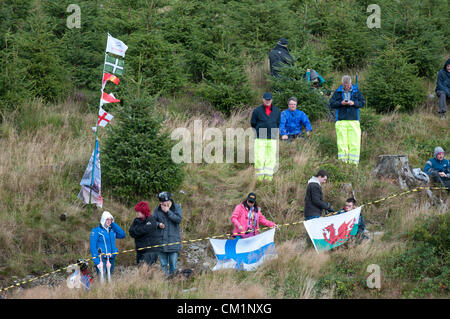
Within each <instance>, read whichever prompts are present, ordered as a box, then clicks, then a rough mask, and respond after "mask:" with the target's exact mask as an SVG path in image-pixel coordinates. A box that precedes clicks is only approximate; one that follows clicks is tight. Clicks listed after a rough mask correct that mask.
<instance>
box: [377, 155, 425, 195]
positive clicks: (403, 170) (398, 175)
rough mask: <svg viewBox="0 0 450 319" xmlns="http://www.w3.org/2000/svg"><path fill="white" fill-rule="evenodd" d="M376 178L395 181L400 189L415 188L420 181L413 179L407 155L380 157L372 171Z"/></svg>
mask: <svg viewBox="0 0 450 319" xmlns="http://www.w3.org/2000/svg"><path fill="white" fill-rule="evenodd" d="M372 175H375V176H376V177H377V178H381V177H384V178H391V179H394V180H397V181H398V183H399V185H400V187H401V188H402V189H407V188H412V187H416V186H417V185H419V184H420V181H419V180H417V179H416V178H414V175H413V174H412V171H411V168H410V167H409V164H408V156H407V155H380V156H379V157H378V161H377V165H376V166H375V168H374V169H373V171H372Z"/></svg>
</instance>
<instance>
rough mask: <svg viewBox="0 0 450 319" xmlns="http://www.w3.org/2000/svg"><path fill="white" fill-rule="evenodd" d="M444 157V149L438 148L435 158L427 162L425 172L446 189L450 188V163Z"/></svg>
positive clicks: (435, 151) (435, 150)
mask: <svg viewBox="0 0 450 319" xmlns="http://www.w3.org/2000/svg"><path fill="white" fill-rule="evenodd" d="M444 156H445V152H444V149H443V148H442V147H440V146H438V147H436V148H435V149H434V157H433V158H431V159H430V160H428V161H427V163H426V164H425V168H424V170H423V171H424V172H425V173H427V174H428V175H429V176H430V178H431V180H432V181H434V182H436V183H440V184H442V185H443V186H444V187H450V167H449V164H450V163H449V160H447V159H445V158H444Z"/></svg>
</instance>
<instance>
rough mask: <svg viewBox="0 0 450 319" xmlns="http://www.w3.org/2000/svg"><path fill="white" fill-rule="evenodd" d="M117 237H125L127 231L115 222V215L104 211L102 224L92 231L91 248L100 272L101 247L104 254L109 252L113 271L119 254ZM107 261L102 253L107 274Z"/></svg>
mask: <svg viewBox="0 0 450 319" xmlns="http://www.w3.org/2000/svg"><path fill="white" fill-rule="evenodd" d="M116 238H117V239H122V238H125V231H124V230H123V229H122V228H120V226H119V225H117V224H116V223H115V222H114V217H113V216H112V215H111V213H110V212H108V211H104V212H103V214H102V217H101V219H100V224H99V225H98V226H97V227H95V228H93V229H92V231H91V240H90V248H91V255H92V259H93V261H94V264H95V267H96V269H97V273H99V272H100V271H99V269H98V265H99V263H100V257H99V252H98V249H99V248H100V249H101V251H102V253H103V254H107V255H108V256H109V262H110V263H111V270H110V272H111V274H112V273H113V270H114V263H115V259H116V258H115V257H116V255H117V254H115V253H117V252H118V251H119V250H118V249H117V247H116ZM106 261H107V257H106V255H102V262H103V273H104V274H106Z"/></svg>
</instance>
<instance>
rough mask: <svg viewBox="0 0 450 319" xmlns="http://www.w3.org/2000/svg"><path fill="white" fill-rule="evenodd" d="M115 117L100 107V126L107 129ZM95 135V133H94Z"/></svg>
mask: <svg viewBox="0 0 450 319" xmlns="http://www.w3.org/2000/svg"><path fill="white" fill-rule="evenodd" d="M113 117H114V116H112V115H111V114H109V113H108V112H106V111H105V110H104V109H102V108H101V107H100V110H99V111H98V123H97V125H98V126H101V127H105V126H106V124H108V123H109V122H111V120H112V119H113ZM94 133H95V132H94Z"/></svg>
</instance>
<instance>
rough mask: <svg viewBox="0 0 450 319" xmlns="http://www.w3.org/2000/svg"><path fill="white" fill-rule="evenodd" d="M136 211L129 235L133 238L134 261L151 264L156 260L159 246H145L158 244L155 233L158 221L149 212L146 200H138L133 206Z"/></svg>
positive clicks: (157, 229) (157, 230)
mask: <svg viewBox="0 0 450 319" xmlns="http://www.w3.org/2000/svg"><path fill="white" fill-rule="evenodd" d="M134 210H135V211H136V218H135V219H134V221H133V223H132V224H131V226H130V229H129V231H128V232H129V233H130V236H131V237H133V238H134V243H135V246H136V263H137V264H139V263H141V262H145V263H146V264H147V265H149V266H150V265H152V264H154V263H155V262H156V261H157V260H158V252H159V251H160V248H158V247H154V248H146V249H139V248H145V247H151V246H156V245H158V244H159V242H158V235H157V233H158V232H159V231H160V229H159V228H158V224H159V222H158V221H157V220H156V218H154V217H153V216H152V215H151V213H150V207H149V206H148V203H147V202H139V203H137V204H136V206H134Z"/></svg>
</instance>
